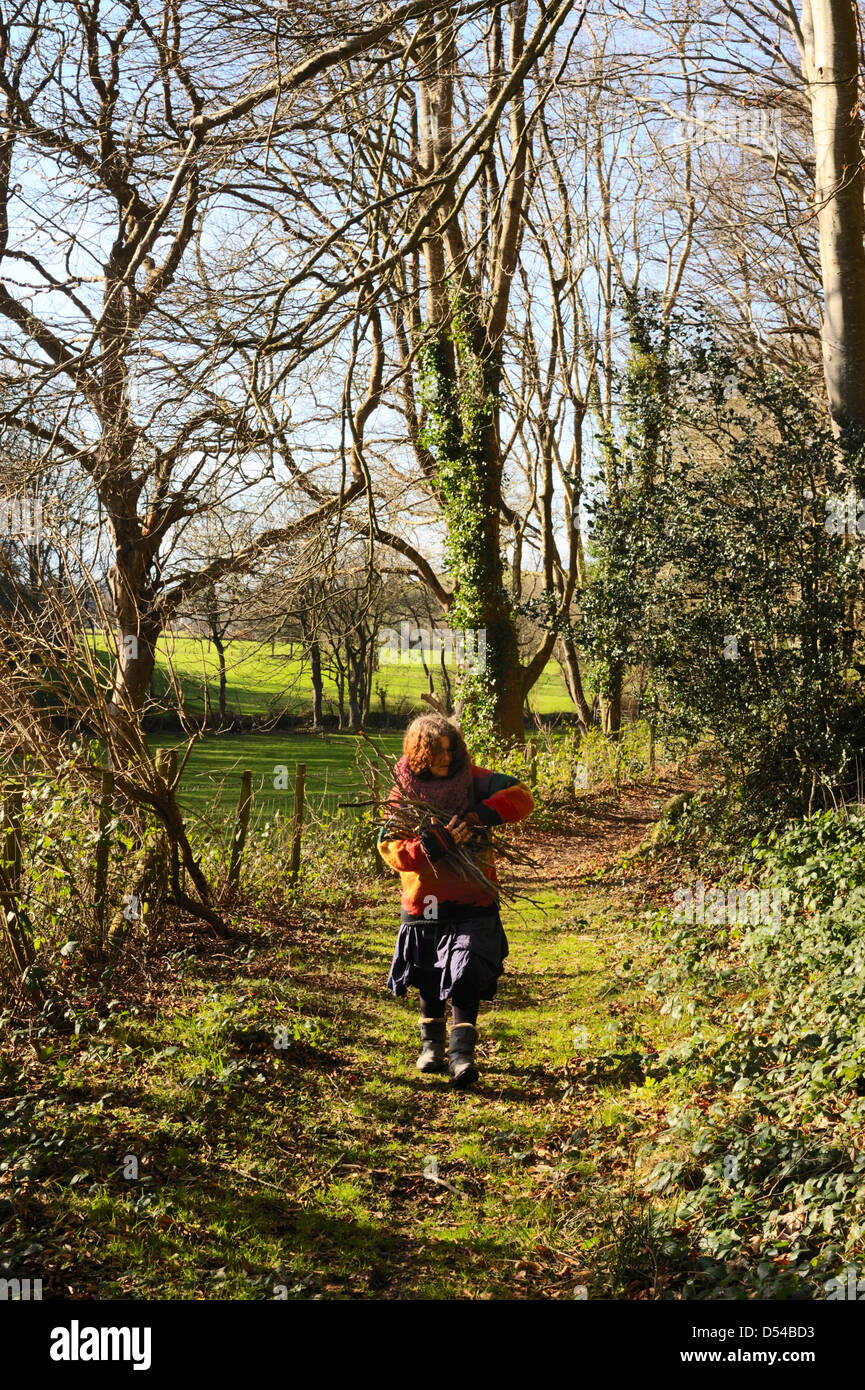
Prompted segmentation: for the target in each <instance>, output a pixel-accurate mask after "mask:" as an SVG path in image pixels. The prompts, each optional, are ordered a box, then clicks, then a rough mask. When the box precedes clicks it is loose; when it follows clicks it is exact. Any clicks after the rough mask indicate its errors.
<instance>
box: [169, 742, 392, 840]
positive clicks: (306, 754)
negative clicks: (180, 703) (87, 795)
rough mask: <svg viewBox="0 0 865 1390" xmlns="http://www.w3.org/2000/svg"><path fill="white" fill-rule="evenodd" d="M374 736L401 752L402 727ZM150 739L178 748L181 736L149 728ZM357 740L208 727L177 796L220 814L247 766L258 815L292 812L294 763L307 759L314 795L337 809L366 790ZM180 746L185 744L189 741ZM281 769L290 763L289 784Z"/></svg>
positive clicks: (191, 806)
mask: <svg viewBox="0 0 865 1390" xmlns="http://www.w3.org/2000/svg"><path fill="white" fill-rule="evenodd" d="M374 737H375V741H376V743H379V744H380V746H381V747H382V748H383V749H384V750H385V751H386V752H387V753H388V755H389V756H391V757H399V754H400V750H401V748H402V734H401V733H397V732H394V733H389V732H385V733H383V734H381V735H379V734H378V733H377V734H376V735H375V736H374ZM148 743H149V744H150V745H151V747H152V748H176V747H178V738H177V735H176V734H151V735H149V736H148ZM359 745H361V746H363V740H362V739H359V738H358V737H357V736H356V735H354V734H327V735H324V736H317V735H314V734H284V733H273V734H216V733H208V734H205V735H204V737H203V738H201V739H199V740H198V741H197V742H196V744H195V745H194V747H193V749H192V753H191V754H190V757H189V762H188V763H187V764H186V768H185V769H184V773H183V777H182V779H181V784H180V796H179V798H178V800H179V803H180V805H181V808H182V809H183V810H185V811H187V812H191V813H193V814H199V815H207V816H208V817H210V818H212V819H213V820H221V819H223V818H224V816H225V815H226V814H227V813H230V812H232V811H233V810H234V808H235V806H236V805H237V799H238V796H239V793H240V776H241V773H242V772H243V771H244V769H245V768H249V769H250V770H251V771H252V774H253V787H254V789H255V802H254V805H255V812H254V814H255V816H256V817H257V818H262V817H267V816H270V815H272V814H273V813H274V811H281V812H282V813H283V814H285V815H289V814H291V808H292V805H293V798H294V790H293V789H294V772H295V767H296V765H297V763H304V764H305V765H306V785H307V790H308V792H309V794H310V797H311V798H312V799H313V801H314V803H315V804H316V805H317V806H324V805H325V804H326V805H328V806H329V807H330V808H331V809H333V807H334V806H335V805H336V803H337V802H338V801H346V800H351V799H352V798H354V797H357V798H361V797H362V796H363V795H365V792H364V784H363V780H362V778H361V774H360V770H359V766H358V763H357V761H356V757H357V752H358V746H359ZM180 746H181V747H182V748H185V744H184V745H180ZM280 769H287V776H288V786H287V788H284V787H282V783H283V782H284V781H285V773H283V772H281V771H280ZM275 782H278V784H279V789H278V787H277V786H276V785H275Z"/></svg>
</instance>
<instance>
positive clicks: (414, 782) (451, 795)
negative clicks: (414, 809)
mask: <svg viewBox="0 0 865 1390" xmlns="http://www.w3.org/2000/svg"><path fill="white" fill-rule="evenodd" d="M395 771H396V779H397V788H400V787H401V788H402V790H403V791H404V792H405V793H406V795H407V796H411V797H414V799H415V801H425V802H426V804H427V805H428V806H434V807H435V809H436V810H437V811H440V812H441V813H442V816H443V817H444V819H445V820H446V821H448V820H450V818H451V816H458V815H461V814H462V812H463V811H467V810H468V809H469V807H470V806H471V805H472V803H473V802H474V799H475V798H474V796H473V793H472V780H473V771H474V769H473V768H472V765H471V763H470V762H467V763H466V765H465V767H464V768H463V769H462V771H461V772H457V773H455V774H454V775H453V777H418V775H417V773H415V772H412V770H411V768H410V767H409V765H408V759H407V758H405V757H402V758H400V760H399V762H398V763H397V765H396V768H395Z"/></svg>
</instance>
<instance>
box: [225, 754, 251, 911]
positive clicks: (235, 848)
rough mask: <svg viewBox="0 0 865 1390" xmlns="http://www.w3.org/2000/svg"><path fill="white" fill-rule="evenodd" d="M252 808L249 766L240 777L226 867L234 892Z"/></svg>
mask: <svg viewBox="0 0 865 1390" xmlns="http://www.w3.org/2000/svg"><path fill="white" fill-rule="evenodd" d="M251 810H252V772H251V770H250V769H249V768H247V769H246V771H245V772H244V773H243V775H242V776H241V779H240V800H239V801H238V803H237V819H236V821H235V823H234V838H233V840H232V845H231V863H230V865H229V867H228V888H229V892H234V890H235V889H236V888H237V885H238V883H239V881H240V860H241V856H242V854H243V850H244V846H245V844H246V836H247V833H248V831H249V815H250V812H251Z"/></svg>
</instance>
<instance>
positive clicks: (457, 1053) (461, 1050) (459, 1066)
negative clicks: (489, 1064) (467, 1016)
mask: <svg viewBox="0 0 865 1390" xmlns="http://www.w3.org/2000/svg"><path fill="white" fill-rule="evenodd" d="M477 1040H478V1030H477V1028H475V1027H474V1026H473V1025H472V1024H471V1023H455V1024H454V1026H453V1028H452V1029H451V1037H450V1046H449V1049H448V1050H449V1060H448V1069H449V1071H450V1074H451V1082H452V1083H453V1085H454V1086H456V1087H457V1089H458V1090H460V1091H462V1090H463V1089H464V1088H465V1087H466V1086H471V1085H472V1084H473V1082H475V1081H477V1079H478V1069H477V1067H476V1066H475V1043H476V1042H477Z"/></svg>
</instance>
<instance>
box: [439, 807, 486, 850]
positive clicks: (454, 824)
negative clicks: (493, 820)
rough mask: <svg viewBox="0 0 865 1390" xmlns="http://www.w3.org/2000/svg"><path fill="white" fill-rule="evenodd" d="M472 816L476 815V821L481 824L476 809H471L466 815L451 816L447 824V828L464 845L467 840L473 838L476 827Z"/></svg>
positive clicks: (458, 842) (459, 843) (457, 841)
mask: <svg viewBox="0 0 865 1390" xmlns="http://www.w3.org/2000/svg"><path fill="white" fill-rule="evenodd" d="M472 817H474V820H475V823H476V824H477V825H479V824H480V820H479V818H478V817H477V816H476V815H475V813H474V811H469V812H467V813H466V814H465V815H464V816H451V818H450V820H449V821H448V823H447V825H446V826H445V829H446V830H447V831H449V832H450V834H451V835H452V836H453V838H454V840H455V841H456V843H457V844H458V845H464V844H465V842H466V840H470V839H471V838H472V835H473V834H474V829H475V827H474V825H473V824H472Z"/></svg>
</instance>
